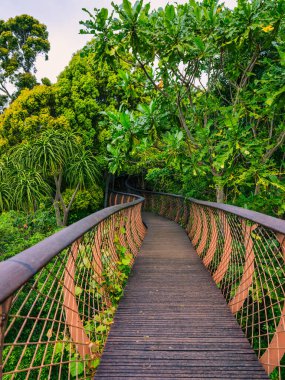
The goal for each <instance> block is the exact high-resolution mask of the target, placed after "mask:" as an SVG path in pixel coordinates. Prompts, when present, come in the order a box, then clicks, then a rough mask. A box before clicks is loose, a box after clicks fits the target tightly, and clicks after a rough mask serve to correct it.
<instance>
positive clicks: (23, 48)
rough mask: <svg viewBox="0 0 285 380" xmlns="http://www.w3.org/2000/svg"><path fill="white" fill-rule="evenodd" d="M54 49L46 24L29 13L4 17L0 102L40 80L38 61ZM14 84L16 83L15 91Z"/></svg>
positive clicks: (0, 26) (0, 40)
mask: <svg viewBox="0 0 285 380" xmlns="http://www.w3.org/2000/svg"><path fill="white" fill-rule="evenodd" d="M49 49H50V43H49V41H48V32H47V28H46V26H45V25H44V24H41V23H40V22H39V21H38V20H36V19H35V18H34V17H32V16H29V15H25V14H24V15H21V16H16V17H14V18H10V19H8V20H7V21H4V20H0V93H1V94H0V95H1V98H0V101H1V103H0V106H2V107H3V106H4V104H5V103H6V102H7V101H10V100H12V99H13V98H15V96H17V94H18V93H19V91H20V90H21V89H23V88H32V87H33V86H34V85H35V84H36V78H35V75H34V74H35V72H36V68H35V61H36V58H37V56H38V55H39V54H44V55H45V58H46V59H48V55H47V53H48V52H49ZM9 84H10V85H13V86H15V87H16V91H14V92H11V90H10V87H11V86H10V87H9Z"/></svg>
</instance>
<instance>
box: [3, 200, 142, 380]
mask: <svg viewBox="0 0 285 380" xmlns="http://www.w3.org/2000/svg"><path fill="white" fill-rule="evenodd" d="M111 201H112V203H115V204H116V203H121V204H119V205H116V206H112V207H108V208H106V209H104V210H101V211H99V212H97V213H95V214H92V215H90V216H88V217H87V218H84V219H82V220H81V221H79V222H77V223H74V224H73V225H71V226H69V227H67V228H65V229H64V230H62V231H60V232H58V233H56V234H55V235H53V236H51V237H49V238H47V239H45V240H44V241H42V242H40V243H39V244H37V245H35V246H34V247H31V248H29V249H27V250H26V251H24V252H22V253H20V254H18V255H16V256H14V257H12V258H10V259H8V260H6V261H4V262H1V263H0V378H1V379H2V378H3V379H5V380H8V379H9V380H10V379H17V380H18V379H75V378H80V379H84V378H88V379H91V378H92V377H93V375H94V372H95V370H96V367H97V366H98V363H99V358H100V355H101V353H102V350H103V347H104V344H105V341H106V339H107V335H108V331H109V329H110V325H111V324H112V321H113V316H114V312H115V310H116V306H117V304H118V301H119V299H120V297H121V295H122V292H123V287H124V285H125V283H126V280H127V277H128V274H129V272H130V270H131V266H132V264H133V261H134V258H135V256H136V254H137V252H138V249H139V247H140V245H141V243H142V240H143V237H144V234H145V226H144V224H143V223H142V219H141V206H142V202H143V198H141V197H139V196H135V195H130V194H128V195H124V194H120V193H116V194H113V195H112V196H111Z"/></svg>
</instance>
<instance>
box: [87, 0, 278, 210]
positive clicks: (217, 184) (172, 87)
mask: <svg viewBox="0 0 285 380" xmlns="http://www.w3.org/2000/svg"><path fill="white" fill-rule="evenodd" d="M113 8H114V11H113V12H112V13H111V14H109V13H108V10H107V9H100V10H96V9H95V11H94V14H92V13H90V12H88V11H87V12H88V15H89V19H88V20H87V21H84V22H82V25H83V26H84V27H85V29H84V30H83V31H82V32H83V33H86V32H87V33H88V32H89V33H91V34H93V35H94V36H95V39H94V42H93V46H91V47H90V46H88V47H86V51H92V52H93V53H94V54H95V61H96V62H98V63H99V62H102V61H104V62H110V64H114V62H117V61H118V60H122V57H123V56H126V55H127V54H129V57H128V60H127V61H128V63H129V64H130V65H131V66H132V67H133V68H138V67H139V68H140V69H141V70H142V71H143V73H144V75H145V80H146V83H147V86H152V89H153V95H152V102H154V103H156V104H158V105H159V111H158V112H157V114H158V116H157V117H156V121H157V122H158V123H159V118H160V117H159V115H164V114H165V113H169V115H171V116H169V117H168V121H169V122H168V123H164V125H163V128H162V129H159V132H158V142H157V144H156V145H155V144H153V141H152V139H153V136H151V137H150V136H149V135H148V136H146V138H145V139H140V138H139V139H137V140H136V137H137V136H141V133H142V129H140V128H139V129H138V131H137V132H136V131H135V125H136V124H140V121H139V119H138V118H141V117H142V114H143V113H142V112H141V111H142V108H140V109H139V110H138V111H132V110H128V111H126V107H125V109H124V111H123V113H122V111H121V114H120V112H119V113H118V115H117V122H115V118H114V115H113V116H111V119H110V120H111V124H114V122H115V124H117V134H116V138H115V139H113V140H112V141H111V143H110V145H109V153H110V154H111V158H110V160H111V161H110V162H112V161H114V157H115V156H118V155H119V156H120V160H121V162H123V161H124V160H125V157H124V156H123V155H122V154H121V153H122V152H121V153H119V154H118V152H119V150H120V148H119V145H120V144H126V141H125V139H124V138H123V136H125V131H124V127H122V124H123V123H122V117H124V116H123V115H124V113H125V112H129V111H130V112H129V116H128V118H130V119H131V120H132V121H131V126H132V128H133V133H132V141H133V143H132V144H129V147H128V148H127V149H126V148H124V149H125V152H127V155H126V158H127V160H126V162H129V164H130V165H129V166H131V167H132V168H131V169H130V168H129V170H131V171H132V172H134V166H133V163H134V161H135V162H137V163H138V164H137V165H138V167H139V166H140V165H139V161H140V160H141V153H142V151H144V152H145V156H147V157H148V158H150V157H152V156H153V155H154V156H155V157H154V160H153V161H152V164H150V162H149V160H148V164H147V165H146V166H145V172H146V173H145V174H146V175H147V177H149V178H152V179H154V178H155V177H156V179H157V180H158V181H159V178H160V177H164V176H165V175H166V176H167V175H169V176H170V177H169V178H168V179H166V182H169V180H170V178H171V177H172V178H176V179H178V181H177V180H175V179H174V181H172V183H175V182H176V189H179V188H180V191H181V190H182V189H183V188H185V187H186V186H187V188H188V189H189V188H191V189H192V190H193V189H195V188H196V186H197V185H195V182H199V183H204V191H203V192H202V193H201V192H200V190H201V189H199V192H200V193H199V194H195V191H194V194H192V195H195V196H197V197H208V196H210V197H212V195H211V193H212V191H211V189H212V190H213V189H215V192H216V199H217V201H219V202H224V201H227V200H228V201H231V202H237V203H239V204H241V205H248V203H249V202H245V199H246V198H247V197H250V199H251V201H250V202H251V204H252V205H253V207H257V208H258V207H260V208H262V207H263V206H265V202H268V201H267V200H265V198H263V199H264V200H262V197H264V195H265V194H267V196H268V194H270V199H271V201H272V202H273V203H274V200H273V198H276V197H278V199H279V203H278V201H277V202H276V203H278V206H276V210H277V209H278V210H279V211H278V212H280V213H282V212H284V210H283V208H282V207H283V206H282V203H283V202H282V197H283V196H284V190H285V188H284V178H283V176H282V172H283V169H284V166H283V165H284V144H283V142H284V140H285V127H284V112H282V110H283V111H284V96H282V95H283V94H284V78H283V77H284V51H285V46H284V40H285V39H284V13H285V4H284V2H283V1H280V0H279V1H278V0H276V1H269V2H264V1H261V0H254V1H247V0H240V1H238V5H237V7H235V8H234V9H233V10H230V9H228V8H226V7H225V6H223V5H220V4H219V3H218V1H216V0H204V1H201V2H196V1H194V0H189V1H187V2H185V4H177V5H166V6H165V7H164V8H159V9H157V10H156V9H154V10H151V9H150V4H146V5H144V3H143V1H137V2H136V3H135V4H134V5H132V4H131V2H129V1H128V0H124V1H123V3H122V5H121V6H118V5H115V4H114V5H113ZM277 78H278V79H277ZM166 125H168V127H166ZM177 128H179V129H181V132H182V134H183V136H184V137H183V139H182V140H181V139H180V136H181V135H180V134H179V133H178V130H177ZM165 129H169V132H164V131H165ZM120 131H121V139H120V138H119V136H118V133H119V134H120ZM170 135H171V136H172V137H171V138H170ZM175 136H176V137H175ZM169 139H170V140H171V139H173V140H174V141H175V142H176V149H177V150H176V154H175V157H176V158H175V160H174V162H173V161H171V162H169V160H167V156H168V149H170V146H169V143H170V140H169ZM163 141H167V144H166V145H164V144H163V143H162V142H163ZM134 144H135V145H136V147H135V150H136V151H137V152H139V154H138V155H136V154H134V149H133V146H134ZM181 144H182V145H181ZM185 144H186V145H185ZM153 149H158V152H157V154H154V151H153ZM163 151H165V154H163ZM147 152H150V154H148V153H147ZM129 154H131V156H132V157H131V159H130V156H129ZM161 154H162V156H164V157H165V158H166V160H161V159H158V157H159V156H160V158H161ZM128 158H129V160H128ZM159 161H160V162H159ZM131 163H132V164H131ZM121 170H122V168H121ZM123 170H127V169H126V164H125V165H124V169H123ZM163 181H165V179H164V180H163ZM170 182H171V181H170ZM172 187H173V186H172ZM174 187H175V186H174ZM198 188H199V186H198ZM209 189H210V191H209ZM192 190H191V191H190V193H193V191H192ZM182 191H184V190H182ZM187 192H188V193H189V190H188V191H187ZM261 192H263V196H262V194H261ZM203 193H204V194H203ZM266 198H267V197H266ZM262 203H263V204H262ZM271 206H272V204H271ZM282 210H283V211H282Z"/></svg>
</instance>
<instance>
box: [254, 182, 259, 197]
mask: <svg viewBox="0 0 285 380" xmlns="http://www.w3.org/2000/svg"><path fill="white" fill-rule="evenodd" d="M259 192H260V183H257V184H256V185H255V190H254V195H258V194H259Z"/></svg>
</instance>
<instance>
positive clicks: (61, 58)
mask: <svg viewBox="0 0 285 380" xmlns="http://www.w3.org/2000/svg"><path fill="white" fill-rule="evenodd" d="M114 2H115V3H121V0H114ZM146 2H147V1H146ZM175 2H177V3H183V2H184V0H177V1H175ZM167 3H174V1H168V0H154V1H151V5H152V7H153V8H155V7H158V6H160V5H165V4H167ZM224 3H225V5H226V6H228V7H231V8H232V7H234V5H235V3H236V0H225V1H224ZM94 7H96V8H102V7H105V8H109V9H110V8H111V0H100V1H98V0H47V1H39V0H24V1H23V0H0V9H1V14H0V18H1V19H4V20H7V19H8V18H10V17H15V16H18V15H21V14H29V15H31V16H33V17H35V18H37V19H38V20H39V21H40V22H42V23H44V24H46V25H47V29H48V32H49V41H50V43H51V50H50V53H49V60H48V61H45V60H44V58H43V57H40V58H38V60H37V63H36V67H37V69H38V72H37V77H38V79H40V78H43V77H48V78H49V79H50V80H51V81H52V82H54V81H56V77H57V75H58V74H59V73H60V72H61V71H62V70H63V68H64V67H65V66H66V65H67V64H68V62H69V60H70V59H71V56H72V54H73V53H75V52H76V51H77V50H79V49H80V48H82V47H83V46H84V44H85V43H86V41H88V40H89V39H90V38H91V37H90V36H84V35H80V34H79V29H80V25H79V21H80V20H84V19H85V13H84V12H83V11H82V8H87V9H89V10H92V9H93V8H94ZM86 18H87V17H86Z"/></svg>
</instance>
